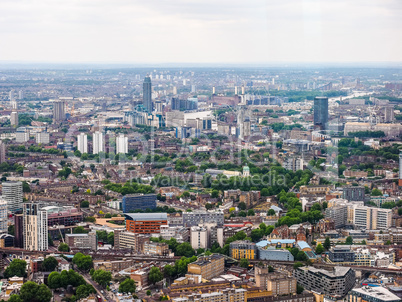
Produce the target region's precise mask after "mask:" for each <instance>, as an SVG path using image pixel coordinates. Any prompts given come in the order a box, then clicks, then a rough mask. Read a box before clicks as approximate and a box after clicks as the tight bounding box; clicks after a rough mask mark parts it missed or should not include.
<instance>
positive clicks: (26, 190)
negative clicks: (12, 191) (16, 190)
mask: <svg viewBox="0 0 402 302" xmlns="http://www.w3.org/2000/svg"><path fill="white" fill-rule="evenodd" d="M22 191H23V192H24V193H29V192H31V187H30V186H29V184H28V183H27V182H26V181H23V182H22Z"/></svg>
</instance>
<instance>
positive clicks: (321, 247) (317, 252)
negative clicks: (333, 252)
mask: <svg viewBox="0 0 402 302" xmlns="http://www.w3.org/2000/svg"><path fill="white" fill-rule="evenodd" d="M324 250H325V249H324V247H323V246H322V244H321V243H319V244H317V247H316V248H315V253H316V254H318V255H320V254H322V253H323V252H324Z"/></svg>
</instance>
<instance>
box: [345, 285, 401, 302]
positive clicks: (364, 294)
mask: <svg viewBox="0 0 402 302" xmlns="http://www.w3.org/2000/svg"><path fill="white" fill-rule="evenodd" d="M347 301H348V302H398V301H401V299H400V298H399V297H398V296H397V295H395V294H393V293H391V292H390V291H389V290H388V289H386V288H384V287H381V286H378V287H371V286H363V287H361V288H354V289H352V290H351V291H350V292H349V294H348V299H347Z"/></svg>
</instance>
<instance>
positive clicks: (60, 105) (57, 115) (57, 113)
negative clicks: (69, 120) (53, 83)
mask: <svg viewBox="0 0 402 302" xmlns="http://www.w3.org/2000/svg"><path fill="white" fill-rule="evenodd" d="M65 119H66V113H65V103H64V101H63V100H55V101H53V120H54V121H55V122H61V121H64V120H65Z"/></svg>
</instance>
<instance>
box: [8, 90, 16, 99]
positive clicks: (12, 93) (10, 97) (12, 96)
mask: <svg viewBox="0 0 402 302" xmlns="http://www.w3.org/2000/svg"><path fill="white" fill-rule="evenodd" d="M9 99H10V102H12V101H14V100H15V96H14V90H10V94H9Z"/></svg>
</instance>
